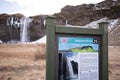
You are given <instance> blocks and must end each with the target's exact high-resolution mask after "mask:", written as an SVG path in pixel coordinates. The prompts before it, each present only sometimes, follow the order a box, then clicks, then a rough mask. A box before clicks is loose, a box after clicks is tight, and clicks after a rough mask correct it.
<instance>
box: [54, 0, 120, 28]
mask: <svg viewBox="0 0 120 80" xmlns="http://www.w3.org/2000/svg"><path fill="white" fill-rule="evenodd" d="M54 15H55V16H56V17H57V24H65V21H66V20H67V21H68V24H71V25H80V26H83V25H86V24H88V23H90V22H92V21H96V20H98V19H101V18H103V17H108V18H110V19H115V18H118V17H119V15H120V1H117V0H116V1H115V0H114V1H113V0H106V1H103V2H100V3H97V4H82V5H78V6H69V5H67V6H65V7H64V8H62V9H61V12H60V13H56V14H54Z"/></svg>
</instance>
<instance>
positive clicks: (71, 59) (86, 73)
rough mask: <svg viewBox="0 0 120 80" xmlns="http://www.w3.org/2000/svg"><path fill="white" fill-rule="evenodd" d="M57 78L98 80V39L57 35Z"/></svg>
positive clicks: (61, 79)
mask: <svg viewBox="0 0 120 80" xmlns="http://www.w3.org/2000/svg"><path fill="white" fill-rule="evenodd" d="M58 57H59V59H58V60H59V69H58V80H99V39H98V38H93V37H68V36H65V37H63V36H61V37H60V36H59V37H58Z"/></svg>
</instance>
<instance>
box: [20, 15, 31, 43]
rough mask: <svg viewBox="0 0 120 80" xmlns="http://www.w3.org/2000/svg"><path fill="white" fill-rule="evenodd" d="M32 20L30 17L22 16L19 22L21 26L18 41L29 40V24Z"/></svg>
mask: <svg viewBox="0 0 120 80" xmlns="http://www.w3.org/2000/svg"><path fill="white" fill-rule="evenodd" d="M31 21H32V20H31V19H30V18H26V17H23V18H22V19H21V20H20V22H21V27H20V41H21V42H22V43H24V42H29V41H30V34H29V24H30V22H31Z"/></svg>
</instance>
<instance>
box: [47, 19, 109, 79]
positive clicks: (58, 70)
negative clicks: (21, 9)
mask: <svg viewBox="0 0 120 80" xmlns="http://www.w3.org/2000/svg"><path fill="white" fill-rule="evenodd" d="M46 80H108V28H107V23H106V22H102V23H99V28H98V29H91V28H79V27H75V26H73V27H67V26H65V25H55V18H54V17H48V18H47V60H46Z"/></svg>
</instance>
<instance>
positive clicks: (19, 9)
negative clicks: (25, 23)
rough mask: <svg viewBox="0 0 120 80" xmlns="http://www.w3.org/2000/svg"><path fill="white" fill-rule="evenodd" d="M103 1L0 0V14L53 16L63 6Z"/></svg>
mask: <svg viewBox="0 0 120 80" xmlns="http://www.w3.org/2000/svg"><path fill="white" fill-rule="evenodd" d="M101 1H104V0H0V13H9V14H14V13H22V14H24V15H25V16H33V15H38V14H54V13H58V12H60V10H61V8H63V7H64V6H65V5H73V6H75V5H80V4H83V3H86V4H88V3H98V2H101Z"/></svg>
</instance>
